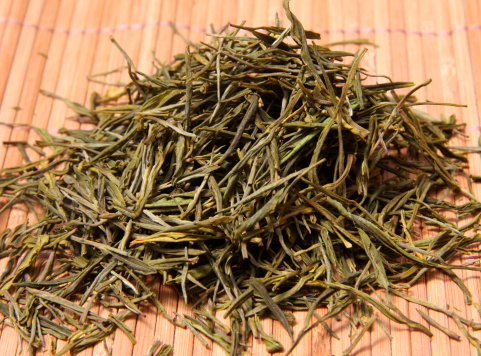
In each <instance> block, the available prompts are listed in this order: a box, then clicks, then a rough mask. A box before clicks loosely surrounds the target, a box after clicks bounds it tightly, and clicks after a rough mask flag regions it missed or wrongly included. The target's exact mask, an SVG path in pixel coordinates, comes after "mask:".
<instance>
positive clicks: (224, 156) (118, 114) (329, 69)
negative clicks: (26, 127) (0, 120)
mask: <svg viewBox="0 0 481 356" xmlns="http://www.w3.org/2000/svg"><path fill="white" fill-rule="evenodd" d="M285 6H286V13H287V15H288V18H289V20H290V21H291V24H290V26H289V27H288V28H285V29H284V28H281V27H262V28H259V29H254V28H248V27H243V26H234V31H233V32H228V31H225V32H224V33H223V34H219V35H216V36H214V40H213V41H212V42H211V44H192V45H191V46H190V50H187V51H186V53H185V54H180V55H177V56H176V57H175V61H174V62H173V63H171V64H169V65H167V66H162V67H160V68H158V72H157V73H155V74H154V75H152V76H150V75H147V74H144V73H142V72H140V71H138V70H137V69H136V68H135V67H134V65H133V64H132V61H131V60H130V59H129V58H128V56H127V54H125V53H124V52H123V51H122V50H121V51H122V52H123V53H124V55H125V57H126V58H127V61H128V64H129V73H130V76H131V78H132V82H131V83H129V84H128V85H126V86H125V87H124V89H123V90H121V91H120V92H118V95H116V96H115V97H110V98H108V97H107V98H99V97H94V107H92V108H91V109H87V108H85V107H83V106H81V105H79V104H76V103H72V102H70V101H67V100H66V102H67V103H68V104H69V105H70V106H71V107H72V108H73V109H74V110H76V112H77V113H78V114H79V117H80V119H81V120H83V121H89V122H92V123H94V124H95V127H94V128H93V129H91V130H66V129H64V130H62V133H64V134H65V135H64V136H59V137H55V136H51V135H48V134H47V133H46V131H45V130H42V129H36V130H37V132H38V134H39V135H40V136H41V138H42V139H41V141H39V142H38V147H45V146H48V147H49V149H50V151H49V152H51V153H49V154H45V155H44V156H43V157H41V159H40V160H39V161H36V162H32V163H26V164H24V165H22V166H19V167H16V168H10V169H4V170H2V175H1V179H0V189H1V190H0V192H1V195H2V196H3V197H6V198H8V199H9V203H8V204H7V205H5V206H4V208H3V210H5V209H7V208H8V207H10V206H11V205H12V204H14V203H21V202H24V203H27V205H28V206H29V207H30V208H31V209H33V207H34V206H36V205H41V206H42V207H43V210H42V214H41V216H39V218H38V221H36V222H32V223H33V224H28V223H25V224H23V225H20V226H18V227H17V228H15V229H13V230H7V231H5V232H4V233H3V235H2V238H1V246H0V247H1V250H0V256H1V257H2V258H8V259H9V262H8V265H7V270H6V271H5V273H4V274H3V276H2V280H1V285H0V298H1V299H2V300H3V301H2V302H0V312H1V313H2V314H4V315H5V316H6V319H5V321H4V322H5V323H7V324H9V325H11V326H14V327H15V328H16V329H17V331H18V332H19V335H20V336H21V337H22V338H24V339H25V340H27V342H28V343H29V346H30V347H31V348H32V349H33V348H39V347H41V345H42V335H45V334H51V335H53V336H55V337H57V338H60V339H68V340H69V343H67V345H66V346H65V348H64V349H63V350H62V351H61V352H59V353H58V354H62V353H65V352H67V351H68V350H71V351H72V352H76V351H79V350H82V349H84V348H86V347H88V346H90V345H92V344H95V343H97V342H99V341H100V340H102V339H103V338H105V337H106V336H107V335H108V334H110V333H112V332H113V331H114V329H115V328H117V327H120V328H121V329H122V330H123V331H124V332H125V333H127V334H128V335H129V337H130V338H131V339H132V340H134V338H133V336H132V333H131V331H130V330H129V329H128V327H127V326H126V325H125V324H124V322H123V320H125V317H126V316H127V315H128V314H130V313H136V314H141V315H142V314H143V313H142V307H141V305H142V304H143V303H152V304H154V305H155V306H157V307H158V309H159V310H160V311H161V312H162V313H163V314H164V315H165V316H166V317H167V318H169V319H170V320H171V321H172V322H173V323H175V324H177V325H179V326H183V327H188V328H189V329H191V330H192V331H193V332H194V333H195V335H196V337H198V338H199V339H200V340H201V342H202V343H204V344H205V345H207V342H206V339H212V340H213V341H214V342H216V343H218V344H219V345H220V346H222V347H223V348H224V349H225V350H226V351H227V352H230V353H231V354H237V353H238V352H241V351H242V350H243V349H245V347H246V345H247V344H248V340H247V339H248V337H249V336H250V335H251V334H253V335H254V336H255V337H260V338H261V339H262V340H263V341H264V342H265V343H266V346H267V348H268V350H269V351H271V352H273V351H279V350H281V349H282V345H280V344H279V342H277V341H276V340H274V339H273V338H272V336H270V335H268V334H267V333H266V332H264V331H263V330H262V328H261V324H260V322H259V318H260V317H271V318H275V319H277V320H278V321H279V322H280V323H281V324H282V326H283V327H284V328H286V330H287V331H288V333H289V335H290V336H291V338H292V339H293V340H294V341H296V342H295V343H294V345H295V344H296V343H297V342H298V341H299V340H300V338H301V337H302V336H303V335H304V334H305V332H307V330H309V329H310V328H312V327H313V326H315V325H318V324H320V323H322V322H323V321H324V320H327V319H328V318H331V317H334V316H336V315H339V314H340V313H341V312H342V311H343V310H344V309H346V308H347V307H349V306H352V305H354V311H355V313H354V314H353V315H352V321H353V323H354V324H357V325H358V326H359V330H358V337H354V338H353V342H352V345H351V347H350V348H349V349H348V350H346V353H349V352H350V351H351V350H352V348H353V347H354V346H355V344H356V343H357V341H359V339H360V337H361V336H362V334H363V333H364V332H365V331H366V330H367V329H368V328H369V327H370V326H371V324H372V323H373V322H380V320H379V319H378V315H379V314H380V313H382V314H384V315H386V316H387V317H388V318H389V319H390V320H392V321H394V322H397V323H402V324H407V325H409V326H410V327H412V328H414V329H417V330H420V331H421V332H424V333H426V334H428V335H431V332H430V331H429V329H428V328H426V327H425V326H423V325H421V324H419V323H417V322H415V321H412V320H410V319H409V318H408V317H406V316H405V315H403V314H402V313H401V312H400V311H399V310H398V309H397V308H395V307H394V305H393V304H392V303H391V302H390V296H392V295H395V296H400V297H403V298H406V299H408V300H410V301H412V302H416V303H418V304H420V305H423V306H426V307H429V308H433V309H435V310H437V311H440V312H443V313H445V314H446V315H448V316H450V317H452V318H453V319H454V321H455V322H456V323H457V324H458V326H459V328H460V330H461V331H462V332H463V333H464V334H465V336H466V337H468V338H469V340H470V342H471V343H472V344H473V345H475V346H476V347H477V348H478V350H479V341H478V340H477V339H476V338H474V337H473V336H472V335H471V331H470V330H472V329H473V328H474V329H476V330H479V329H480V328H481V325H480V324H476V323H473V322H472V321H470V320H467V319H465V318H463V317H462V316H460V315H458V314H457V313H456V312H454V311H452V310H445V309H443V308H441V307H438V306H434V305H432V304H430V303H428V302H427V301H422V300H416V299H414V298H413V297H411V296H408V295H406V294H404V293H403V292H402V289H403V288H406V287H408V286H410V285H411V284H412V283H413V282H414V281H416V280H417V279H418V278H419V277H420V276H422V275H423V274H424V273H425V272H426V271H427V270H428V269H431V268H434V269H438V270H442V271H443V272H444V273H445V274H446V275H448V276H449V277H451V278H452V279H453V281H454V282H455V283H457V284H458V285H459V287H460V288H461V289H462V291H463V293H464V294H465V298H466V301H467V303H471V295H470V293H469V291H468V290H467V288H466V287H465V285H464V284H463V282H462V281H461V280H460V279H459V278H458V277H456V275H455V274H454V272H453V270H454V269H460V268H463V269H472V270H476V271H479V268H477V267H474V266H468V265H463V266H460V265H452V264H450V263H449V262H448V261H449V259H450V257H452V256H453V255H454V254H455V253H457V252H461V253H468V252H470V250H469V245H470V244H473V243H475V242H479V241H480V236H479V235H478V234H475V233H474V232H473V229H475V228H476V227H477V223H478V220H479V216H480V215H479V214H480V213H481V205H480V204H479V203H478V201H477V200H476V199H475V198H474V196H473V195H472V193H471V192H469V191H467V190H465V189H463V188H462V187H460V185H459V183H458V181H457V180H456V179H455V175H457V176H459V177H463V179H464V177H465V176H466V178H467V179H468V180H469V179H470V177H469V176H468V175H467V174H466V173H463V171H464V170H465V169H466V167H467V164H466V162H467V159H466V157H465V156H464V155H462V154H460V153H459V150H453V149H450V148H449V147H448V145H447V143H448V140H449V138H450V137H451V136H452V135H453V134H455V133H456V132H457V130H459V129H460V125H457V124H455V122H454V120H453V119H449V120H448V119H443V120H436V119H434V118H432V117H430V116H429V115H427V114H424V113H422V112H420V111H417V110H414V109H413V107H412V104H413V101H412V98H410V96H409V95H406V96H403V97H398V96H397V95H396V94H395V93H394V92H391V90H393V89H397V88H405V87H409V86H412V83H399V82H392V81H391V80H390V79H389V78H387V77H381V78H380V81H381V82H383V83H381V84H375V85H364V84H363V80H364V79H365V78H366V77H367V76H369V73H367V72H366V71H365V70H364V69H362V67H360V65H359V63H360V61H361V59H362V57H363V55H364V53H365V50H363V51H359V52H358V53H356V54H351V53H346V52H342V51H332V50H330V49H328V48H325V47H320V46H316V45H314V44H308V41H309V43H311V41H310V39H317V38H319V35H318V34H315V33H312V32H309V31H304V29H303V28H302V25H301V24H300V22H299V21H298V20H297V19H296V17H295V16H294V15H293V14H292V13H291V12H290V11H289V8H288V6H287V2H286V4H285ZM239 29H243V31H241V32H238V31H239ZM249 32H250V34H252V35H253V37H252V36H246V35H244V34H245V33H249ZM288 37H290V38H291V39H292V40H293V41H294V42H293V41H292V40H291V41H290V43H295V44H287V41H285V40H286V39H287V38H288ZM114 43H115V41H114ZM115 44H116V43H115ZM116 45H117V44H116ZM117 46H118V45H117ZM119 48H120V47H119ZM426 84H427V83H423V84H421V85H420V86H423V85H426ZM420 86H418V87H415V88H414V89H413V90H412V92H414V91H415V90H416V89H418V88H419V87H420ZM412 92H411V93H412ZM411 93H410V94H411ZM50 95H52V94H50ZM116 100H117V101H116ZM39 152H41V151H39ZM386 177H388V178H386ZM434 190H436V191H438V192H441V193H446V194H444V197H446V196H447V195H448V193H449V192H457V193H461V194H464V195H465V196H466V197H467V198H468V199H470V202H469V203H467V204H464V205H453V204H451V203H449V202H447V201H445V200H443V199H442V198H441V199H437V198H433V197H432V196H433V194H431V193H432V192H433V191H434ZM446 211H453V212H454V213H455V214H458V215H459V214H462V215H467V216H472V217H471V219H472V220H471V221H470V222H469V223H466V224H465V225H463V226H456V225H455V224H453V222H451V221H448V220H447V219H445V218H444V217H443V215H442V213H443V212H446ZM419 223H424V224H426V225H432V226H434V227H435V228H438V232H437V233H436V234H434V236H432V237H429V238H424V239H423V238H421V237H420V236H418V235H419V234H418V233H416V229H413V226H414V224H419ZM33 264H35V266H36V268H30V266H32V265H33ZM147 275H160V278H161V279H162V281H163V283H167V284H169V285H173V286H175V288H176V289H177V290H178V291H179V294H180V295H181V296H182V297H183V298H184V300H185V302H186V303H188V304H190V305H193V308H194V312H195V314H196V318H193V317H190V316H188V315H184V316H182V315H177V316H175V317H174V316H172V315H168V314H167V313H166V312H165V310H164V309H163V307H162V305H161V303H162V295H160V296H158V295H156V294H155V293H153V292H152V291H151V287H152V285H153V284H152V283H153V282H151V283H150V284H149V283H147V282H146V281H147V280H149V281H152V279H146V278H144V277H145V276H147ZM376 289H383V290H385V293H383V297H382V298H381V297H380V296H379V295H377V294H376V293H374V292H373V291H374V290H376ZM107 296H109V297H112V298H114V300H115V301H116V302H114V303H111V300H112V299H111V298H110V299H109V300H110V302H107V300H106V297H107ZM97 302H100V303H102V304H103V305H104V306H107V307H115V308H117V307H122V308H121V309H120V311H119V312H118V313H117V314H113V312H112V314H111V315H110V316H109V317H108V318H107V317H102V316H100V315H97V314H96V313H95V312H93V311H92V308H91V306H92V305H95V304H94V303H97ZM321 304H322V305H327V306H328V308H329V311H328V312H327V313H326V314H325V315H324V316H323V317H322V318H321V317H320V316H319V315H317V314H315V313H314V309H315V307H317V306H319V305H321ZM285 308H287V309H290V310H309V313H308V318H307V319H306V321H305V322H304V321H303V320H298V321H297V322H299V323H304V331H303V332H301V333H300V334H299V335H293V332H292V329H291V324H292V321H293V319H292V314H289V313H286V312H285V311H283V309H285ZM219 309H224V310H226V316H228V318H226V319H223V318H216V317H215V310H219ZM67 311H69V312H67ZM72 315H73V316H72ZM423 317H425V319H426V320H427V322H428V323H429V324H431V326H432V327H438V328H442V326H439V325H438V324H436V323H435V322H433V320H432V319H430V317H429V316H428V315H426V314H424V315H423ZM383 327H384V326H383ZM386 331H387V330H386ZM444 331H445V332H446V333H448V334H449V335H450V337H452V338H455V339H459V336H458V335H456V334H455V333H453V332H452V331H449V330H447V329H446V330H444Z"/></svg>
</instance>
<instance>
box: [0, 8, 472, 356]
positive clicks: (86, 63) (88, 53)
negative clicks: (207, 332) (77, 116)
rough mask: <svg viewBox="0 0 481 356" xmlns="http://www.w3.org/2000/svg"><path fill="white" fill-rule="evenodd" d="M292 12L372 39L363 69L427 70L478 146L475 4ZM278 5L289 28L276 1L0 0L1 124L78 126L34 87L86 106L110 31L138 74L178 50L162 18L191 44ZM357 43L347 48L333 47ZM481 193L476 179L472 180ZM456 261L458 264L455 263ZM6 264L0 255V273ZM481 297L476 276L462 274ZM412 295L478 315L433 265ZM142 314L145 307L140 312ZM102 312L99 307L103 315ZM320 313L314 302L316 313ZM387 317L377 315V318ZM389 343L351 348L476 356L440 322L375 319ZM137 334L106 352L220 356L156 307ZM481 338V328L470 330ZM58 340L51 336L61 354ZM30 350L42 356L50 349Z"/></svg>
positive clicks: (338, 324)
mask: <svg viewBox="0 0 481 356" xmlns="http://www.w3.org/2000/svg"><path fill="white" fill-rule="evenodd" d="M291 9H292V11H293V12H294V13H295V14H296V15H297V17H298V18H299V19H300V20H301V21H302V23H303V24H304V26H305V28H306V29H312V30H314V31H317V32H320V33H321V34H322V40H321V41H320V43H321V44H323V43H329V42H334V41H342V40H349V39H356V38H367V39H369V40H371V41H373V42H375V43H376V44H378V45H379V47H377V48H374V47H372V46H371V47H369V52H368V54H367V55H366V56H365V59H364V60H363V62H362V66H363V67H365V68H366V69H368V70H369V71H371V72H377V73H382V74H387V75H389V76H391V77H392V78H393V79H394V80H397V81H414V82H416V83H421V82H423V81H424V80H425V79H427V78H432V79H433V83H432V85H430V86H429V87H427V88H423V89H421V90H420V91H419V92H418V93H417V97H418V98H419V99H426V98H429V99H430V100H433V101H440V102H455V103H464V104H467V105H468V108H466V109H462V108H452V107H451V108H444V107H436V106H430V107H426V108H425V109H426V110H428V111H429V112H430V113H432V114H434V115H439V114H441V113H445V114H448V115H449V114H451V113H454V114H456V115H457V117H458V119H459V120H460V121H462V122H464V123H466V133H467V134H469V138H463V137H459V138H457V139H456V140H457V143H462V144H468V145H476V146H477V145H478V139H479V134H480V122H479V113H480V108H481V0H331V1H327V0H293V1H292V3H291ZM276 12H277V13H279V16H280V22H281V25H286V24H287V19H286V18H285V16H284V13H283V10H282V1H281V0H15V1H13V0H0V121H3V122H16V123H29V124H32V125H34V126H39V127H44V128H47V130H48V131H49V132H51V133H55V132H56V131H57V130H58V129H59V128H61V127H69V128H78V127H79V124H78V123H77V122H76V121H73V120H69V119H66V118H67V117H68V116H70V115H72V114H73V113H72V112H71V111H70V110H69V109H67V108H66V106H65V104H64V103H62V102H61V101H58V100H57V101H56V100H53V99H51V98H48V97H45V96H42V95H40V94H39V90H40V89H45V90H48V91H51V92H54V93H56V94H58V95H60V96H63V97H67V98H69V99H71V100H73V101H77V102H81V103H84V102H88V98H89V96H90V94H91V93H92V92H94V91H97V92H99V93H103V92H105V90H106V89H107V88H106V87H105V86H104V85H103V84H99V83H95V82H89V81H88V80H87V75H90V74H95V73H101V72H105V71H108V70H110V69H115V68H118V67H121V66H123V65H124V59H123V57H122V55H121V54H120V53H119V51H118V50H117V49H116V48H115V47H114V46H113V45H112V44H111V42H110V40H109V35H113V36H114V37H115V38H116V39H117V41H118V42H119V43H120V44H121V46H122V47H123V48H124V49H125V50H126V52H127V53H128V54H129V55H130V56H131V58H132V59H133V61H134V63H135V64H136V66H137V67H138V68H139V70H141V71H143V72H149V71H152V70H153V65H152V51H155V53H156V55H157V57H158V58H159V59H160V60H162V61H167V60H169V59H170V58H171V57H172V56H173V55H174V54H176V53H180V52H183V51H184V49H185V42H184V41H183V40H182V38H181V37H180V36H177V35H175V34H174V32H173V30H172V28H171V27H170V26H169V22H172V23H174V24H175V25H176V27H177V29H178V31H179V32H180V34H182V35H183V36H185V37H186V38H188V39H190V40H192V41H194V42H196V41H201V40H205V39H206V33H207V32H210V24H213V27H214V28H220V27H222V26H224V25H225V24H227V23H229V22H230V23H240V22H241V21H242V20H246V24H247V25H249V26H259V25H273V24H274V18H275V14H276ZM340 47H341V48H344V49H346V50H350V51H355V50H356V49H358V48H359V46H356V45H345V46H340ZM107 80H108V81H109V82H117V81H124V82H127V81H128V76H127V73H126V72H125V71H124V72H122V73H113V74H110V75H108V76H107ZM35 139H36V136H35V134H34V133H33V132H32V131H31V130H29V129H27V128H25V127H16V128H13V129H12V128H10V127H7V126H0V142H1V141H6V140H29V141H30V142H34V141H35ZM21 159H22V158H21V155H20V154H19V153H18V152H17V151H16V149H15V148H10V147H6V146H3V145H0V167H12V166H14V165H17V164H19V163H20V162H21ZM470 165H471V172H476V173H477V174H480V173H481V169H480V168H479V167H481V161H480V155H479V154H472V155H470ZM474 189H475V192H476V193H477V197H478V198H481V190H480V187H478V186H475V188H474ZM26 218H28V217H27V216H26V212H25V211H24V210H23V209H22V208H21V207H16V208H13V209H12V210H11V211H9V212H6V213H3V214H2V215H0V231H3V230H4V229H5V228H6V227H7V226H11V227H12V226H16V225H17V224H19V223H21V222H24V221H25V219H26ZM458 262H460V261H458ZM4 263H5V261H0V270H1V269H2V268H3V266H4ZM459 276H460V277H461V278H462V279H463V280H464V281H465V283H466V284H467V285H468V287H469V288H470V290H471V291H472V293H473V300H474V301H475V302H477V303H479V302H480V292H479V274H477V273H475V272H469V271H463V272H459ZM156 288H157V289H156V291H157V292H158V293H159V298H160V299H161V300H162V302H163V304H164V305H165V306H166V308H167V310H168V312H169V313H170V314H173V313H174V312H175V311H177V312H178V313H181V314H182V313H187V314H188V313H190V311H189V309H188V308H187V307H186V306H185V305H184V304H183V302H182V301H181V300H179V299H178V298H177V296H176V294H175V293H174V292H173V291H172V290H171V289H170V288H168V287H166V286H160V285H158V286H157V287H156ZM409 293H410V294H411V295H414V296H417V297H419V298H426V299H427V300H429V301H431V302H433V303H435V304H438V305H440V306H442V307H450V308H457V309H458V310H459V312H460V313H461V314H462V315H464V316H466V317H467V318H468V319H474V320H475V321H478V322H479V321H480V316H479V314H478V312H477V311H476V310H475V308H474V307H472V306H466V305H465V303H464V301H463V298H462V293H461V291H460V290H459V289H458V288H457V287H456V286H455V285H454V284H453V283H452V282H451V281H450V280H447V279H446V278H445V276H443V275H440V274H437V273H430V274H428V275H427V276H426V277H425V278H423V279H422V280H421V281H420V282H419V283H418V284H417V285H416V286H414V287H413V288H412V289H411V290H410V291H409ZM394 302H395V303H396V305H397V306H398V308H399V309H400V310H402V311H403V312H404V313H405V314H406V315H408V316H409V317H410V318H414V319H415V320H418V321H420V322H422V323H424V321H422V320H421V318H420V317H419V314H418V313H417V311H416V309H422V308H419V306H416V305H410V304H408V303H407V302H405V301H402V300H399V299H394ZM148 310H150V309H148ZM100 312H101V311H100ZM319 312H320V313H324V312H325V311H324V310H323V309H320V310H319ZM295 314H296V317H297V318H298V319H299V320H300V322H299V323H298V324H297V325H294V331H295V333H297V332H298V331H299V328H300V325H301V324H302V322H303V320H304V315H305V313H302V312H299V313H295ZM429 314H430V315H431V317H433V318H434V319H436V320H438V321H439V322H440V323H441V324H443V325H449V327H450V328H452V329H453V330H455V331H456V330H458V329H457V327H456V325H455V323H454V322H453V321H452V320H448V319H447V317H445V316H444V315H441V314H439V313H436V312H432V311H430V312H429ZM384 319H385V318H383V320H384ZM384 321H385V322H386V324H387V325H388V329H389V330H390V333H391V335H392V336H393V339H392V341H390V340H389V338H388V337H387V336H386V334H385V333H384V332H383V331H382V330H381V328H380V327H379V325H378V324H374V326H373V327H372V329H371V331H370V332H368V333H367V334H366V335H365V337H364V338H363V339H362V341H361V342H360V344H359V345H358V346H357V347H356V348H355V349H354V351H353V354H355V355H359V356H360V355H363V356H368V355H372V356H378V355H379V356H380V355H383V356H384V355H396V356H408V355H435V356H439V355H463V356H464V355H475V354H476V351H475V349H474V348H473V347H471V346H470V344H469V341H468V340H467V339H466V338H464V337H462V339H461V341H459V342H458V341H455V340H451V339H449V338H448V337H447V336H446V335H444V334H442V333H440V332H439V331H438V330H437V329H431V331H432V332H433V334H434V336H433V338H432V339H429V338H428V337H427V336H426V335H424V334H421V333H420V332H412V331H410V330H409V329H408V328H406V327H402V326H399V325H396V324H393V323H389V322H388V321H387V320H384ZM263 323H264V326H265V330H266V331H268V332H271V333H272V334H273V335H274V337H275V338H277V339H278V340H280V341H281V342H282V343H283V344H284V346H285V347H288V346H289V345H290V341H289V337H288V336H287V333H286V332H285V330H284V329H283V328H282V327H279V325H278V324H277V323H273V322H272V321H269V320H265V321H263ZM127 324H128V325H129V327H130V328H131V329H132V330H134V331H135V336H136V338H137V344H136V345H132V344H131V343H130V341H129V340H128V339H127V338H126V336H125V335H124V334H123V333H121V332H117V333H116V334H115V338H109V339H108V340H107V347H108V349H109V350H110V351H111V352H112V355H143V354H145V353H147V350H148V348H149V347H150V345H151V344H152V342H153V341H154V340H155V339H156V338H159V339H160V340H161V342H162V343H166V344H170V345H172V346H173V347H174V350H175V352H174V355H200V354H202V355H223V354H224V352H223V351H222V350H221V349H220V348H219V347H217V346H215V345H210V346H209V349H207V350H206V349H205V348H204V347H203V346H202V345H201V344H200V343H199V342H198V341H197V340H195V339H194V337H193V335H192V333H191V332H190V331H187V330H183V329H181V328H174V327H173V326H172V325H171V324H170V323H169V322H168V321H166V320H165V319H163V318H162V316H160V315H157V313H155V312H152V311H151V312H148V313H147V316H146V317H139V318H138V319H135V318H132V319H129V320H128V321H127ZM328 324H329V326H330V327H331V328H332V329H333V330H334V331H335V332H336V333H337V335H338V336H339V340H338V339H336V338H333V337H331V336H330V334H328V333H327V332H326V331H325V329H324V328H323V327H322V326H321V327H318V328H316V329H314V330H313V331H312V332H311V333H310V334H309V335H308V336H306V337H305V338H304V339H303V341H302V342H301V343H300V345H299V346H298V347H297V349H296V350H295V351H294V353H293V354H294V355H331V354H332V355H341V354H342V351H343V350H344V349H346V348H347V347H348V346H349V344H350V337H349V322H348V319H347V318H346V317H342V318H341V320H340V321H330V322H329V323H328ZM0 328H1V329H0V330H1V335H0V350H2V351H1V353H2V354H4V355H15V354H17V353H19V354H28V351H27V348H26V344H25V343H23V349H22V348H21V347H20V346H21V345H20V343H19V341H18V337H17V335H16V333H15V331H14V330H13V329H12V328H10V327H8V326H5V325H2V326H1V327H0ZM478 337H479V338H481V335H479V336H478ZM252 345H253V346H252V348H251V349H250V350H249V352H248V353H250V354H251V355H267V352H266V351H265V347H264V345H263V344H262V343H260V342H258V341H256V340H254V341H253V343H252ZM62 346H63V344H62V343H61V342H57V344H56V348H57V350H59V349H60V348H62ZM37 354H39V355H40V354H44V355H49V354H51V351H48V350H47V351H45V353H42V352H38V353H37ZM106 354H107V353H106V351H105V348H104V346H103V345H97V346H96V347H94V348H91V349H88V350H86V351H84V352H82V355H106Z"/></svg>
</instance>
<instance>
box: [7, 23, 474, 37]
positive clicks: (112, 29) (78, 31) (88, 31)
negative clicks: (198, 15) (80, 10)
mask: <svg viewBox="0 0 481 356" xmlns="http://www.w3.org/2000/svg"><path fill="white" fill-rule="evenodd" d="M0 23H6V24H14V25H20V26H24V27H30V28H34V29H36V30H38V31H51V32H55V33H66V34H101V33H109V32H115V31H126V30H141V29H144V28H146V27H153V26H160V27H168V26H170V22H168V21H149V22H146V23H135V24H131V25H129V24H120V25H117V26H114V27H102V28H87V29H67V28H61V27H55V28H54V27H46V26H39V25H36V24H33V23H28V22H23V21H20V20H17V19H12V18H0ZM174 25H175V27H177V28H179V29H187V30H189V31H195V32H207V28H205V27H201V26H190V25H186V24H182V23H176V24H174ZM470 30H481V24H472V25H465V26H458V27H455V28H453V29H450V30H445V31H438V32H436V31H415V30H406V29H402V28H387V27H380V28H372V27H363V28H360V29H358V28H348V29H343V28H333V29H320V28H318V29H314V31H316V32H320V33H327V34H329V33H344V34H346V33H390V32H398V33H404V34H406V35H416V36H436V37H442V36H450V35H452V34H453V33H457V32H463V31H470Z"/></svg>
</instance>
